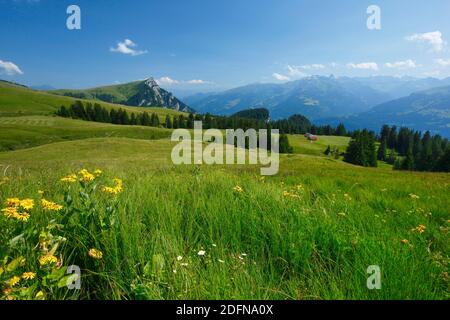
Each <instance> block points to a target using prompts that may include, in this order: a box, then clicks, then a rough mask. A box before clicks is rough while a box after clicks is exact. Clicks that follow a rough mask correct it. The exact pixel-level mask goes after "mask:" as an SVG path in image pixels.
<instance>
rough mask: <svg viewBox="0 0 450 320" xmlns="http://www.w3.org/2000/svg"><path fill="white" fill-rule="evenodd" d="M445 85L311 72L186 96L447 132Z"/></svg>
mask: <svg viewBox="0 0 450 320" xmlns="http://www.w3.org/2000/svg"><path fill="white" fill-rule="evenodd" d="M446 86H447V87H446ZM434 88H436V89H434ZM448 88H450V78H447V79H442V80H440V79H435V78H424V79H419V78H411V77H387V76H386V77H385V76H377V77H367V78H350V77H339V78H337V77H334V76H330V77H323V76H312V77H308V78H303V79H301V80H297V81H291V82H287V83H282V84H262V83H258V84H251V85H247V86H243V87H239V88H235V89H231V90H228V91H224V92H221V93H215V94H209V95H208V94H205V95H199V94H197V95H195V96H192V97H186V98H185V101H186V103H188V104H189V105H191V106H192V107H193V108H194V109H196V110H197V111H198V112H201V113H206V112H209V113H211V114H223V115H231V114H233V113H236V112H238V111H240V110H245V109H248V108H261V107H265V108H267V109H268V110H269V111H270V116H271V118H273V119H278V118H287V117H289V116H291V115H293V114H302V115H304V116H306V117H308V118H309V119H311V120H312V121H313V122H315V123H317V124H328V123H330V124H337V123H339V122H343V123H344V124H346V125H347V126H348V127H350V128H352V129H356V128H364V127H367V128H371V129H377V130H378V129H379V127H380V126H381V125H383V124H384V123H388V124H397V125H404V126H408V127H411V128H415V129H420V130H431V131H433V132H434V133H442V134H446V135H447V136H448V135H450V134H449V132H448V130H450V95H447V89H448ZM427 90H429V91H427ZM416 92H417V93H416Z"/></svg>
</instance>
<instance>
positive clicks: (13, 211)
mask: <svg viewBox="0 0 450 320" xmlns="http://www.w3.org/2000/svg"><path fill="white" fill-rule="evenodd" d="M33 207H34V200H33V199H23V200H20V199H19V198H9V199H6V208H3V209H2V210H1V211H2V212H3V215H4V216H5V217H7V218H10V219H16V220H19V221H28V219H29V218H30V214H29V211H30V210H31V209H33Z"/></svg>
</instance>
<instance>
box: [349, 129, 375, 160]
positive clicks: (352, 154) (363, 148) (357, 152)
mask: <svg viewBox="0 0 450 320" xmlns="http://www.w3.org/2000/svg"><path fill="white" fill-rule="evenodd" d="M375 143H376V136H375V133H374V132H373V131H369V130H367V129H364V130H362V131H360V130H357V131H355V132H354V133H353V135H352V139H351V140H350V143H349V145H348V147H347V151H346V152H345V154H344V161H346V162H349V163H353V164H356V165H360V166H364V167H376V166H377V152H376V147H375Z"/></svg>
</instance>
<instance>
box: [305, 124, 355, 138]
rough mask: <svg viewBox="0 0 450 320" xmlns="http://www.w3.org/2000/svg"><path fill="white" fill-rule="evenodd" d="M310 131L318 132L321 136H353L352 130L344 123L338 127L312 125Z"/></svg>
mask: <svg viewBox="0 0 450 320" xmlns="http://www.w3.org/2000/svg"><path fill="white" fill-rule="evenodd" d="M309 133H312V134H316V135H319V136H342V137H344V136H349V137H351V136H352V132H350V131H347V129H346V128H345V126H344V124H342V123H340V124H339V125H338V126H337V127H336V128H333V127H332V126H330V125H325V126H315V125H312V126H311V129H310V130H309Z"/></svg>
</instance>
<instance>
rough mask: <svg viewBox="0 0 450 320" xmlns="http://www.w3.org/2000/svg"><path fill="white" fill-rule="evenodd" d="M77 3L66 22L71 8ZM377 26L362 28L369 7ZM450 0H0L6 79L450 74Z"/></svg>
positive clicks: (227, 84) (194, 84)
mask: <svg viewBox="0 0 450 320" xmlns="http://www.w3.org/2000/svg"><path fill="white" fill-rule="evenodd" d="M71 4H76V5H78V6H79V7H80V9H81V30H68V29H67V27H66V19H67V17H68V16H69V15H68V14H67V13H66V9H67V7H68V6H69V5H71ZM371 4H375V5H378V6H379V7H380V9H381V30H369V29H368V28H367V25H366V20H367V18H368V14H367V13H366V9H367V7H368V6H369V5H371ZM449 15H450V1H448V0H428V1H418V0H417V1H406V0H396V1H378V0H372V1H364V0H345V1H344V0H343V1H332V0H327V1H326V0H322V1H320V0H319V1H318V0H315V1H312V0H296V1H294V0H283V1H280V0H259V1H256V0H239V1H237V0H226V1H225V0H221V1H219V0H214V1H212V0H189V1H187V0H184V1H174V0H165V1H152V0H133V1H119V0H95V1H93V0H90V1H87V0H71V1H65V0H0V78H2V79H6V80H11V81H17V82H20V83H24V84H27V85H43V84H48V85H51V86H54V87H57V88H84V87H91V86H97V85H104V84H113V83H123V82H128V81H132V80H137V79H143V78H147V77H149V76H153V77H154V78H155V79H158V80H159V82H160V84H161V86H162V87H165V88H168V89H170V90H171V91H174V92H180V94H181V93H189V92H201V91H211V90H221V89H224V88H231V87H235V86H240V85H245V84H248V83H254V82H283V81H288V80H295V79H298V78H300V77H304V76H307V75H312V74H321V75H329V74H334V75H337V76H344V75H348V76H371V75H394V76H403V75H410V76H416V77H425V76H435V77H440V78H443V77H448V76H450V44H448V43H447V42H448V41H450V19H449V18H448V17H449Z"/></svg>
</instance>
